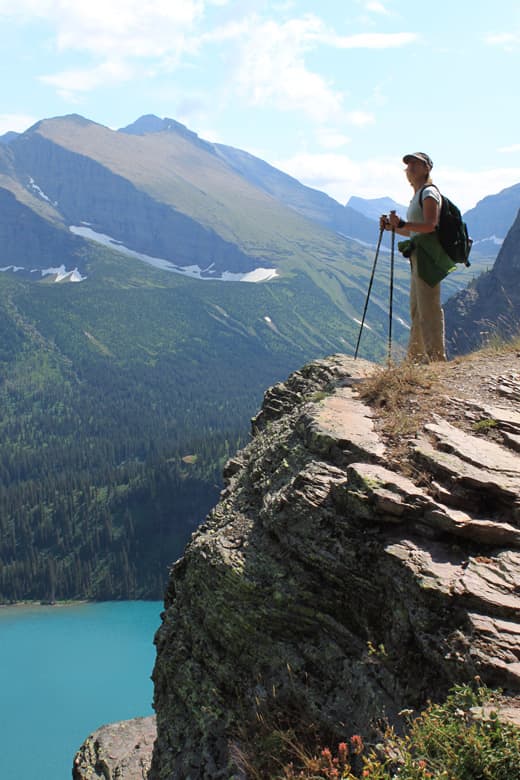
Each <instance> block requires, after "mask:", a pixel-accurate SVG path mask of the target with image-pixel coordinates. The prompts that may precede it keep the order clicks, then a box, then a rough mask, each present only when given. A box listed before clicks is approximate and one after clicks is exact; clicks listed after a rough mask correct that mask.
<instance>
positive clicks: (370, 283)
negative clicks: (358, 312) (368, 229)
mask: <svg viewBox="0 0 520 780" xmlns="http://www.w3.org/2000/svg"><path fill="white" fill-rule="evenodd" d="M383 232H384V227H382V228H380V230H379V240H378V242H377V247H376V254H375V257H374V264H373V266H372V274H371V276H370V282H369V285H368V292H367V299H366V301H365V308H364V310H363V317H362V319H361V327H360V329H359V334H358V339H357V344H356V351H355V352H354V360H355V359H356V358H357V353H358V349H359V342H360V341H361V334H362V332H363V325H364V324H365V316H366V313H367V309H368V301H369V298H370V292H371V290H372V283H373V281H374V274H375V272H376V264H377V258H378V256H379V248H380V246H381V239H382V238H383Z"/></svg>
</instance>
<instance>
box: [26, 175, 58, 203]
mask: <svg viewBox="0 0 520 780" xmlns="http://www.w3.org/2000/svg"><path fill="white" fill-rule="evenodd" d="M29 186H30V187H31V189H33V190H34V191H35V192H36V194H37V195H39V196H40V198H42V199H43V200H46V201H47V203H51V204H52V205H53V206H57V205H58V202H57V201H52V200H51V199H50V198H49V196H48V195H46V194H45V193H44V191H43V190H42V189H41V188H40V187H38V185H37V184H36V182H35V181H34V179H33V177H32V176H29Z"/></svg>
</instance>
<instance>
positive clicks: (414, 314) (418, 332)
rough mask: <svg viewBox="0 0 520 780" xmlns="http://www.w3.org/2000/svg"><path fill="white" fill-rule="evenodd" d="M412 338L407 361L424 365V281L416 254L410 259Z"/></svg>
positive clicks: (409, 342) (409, 343) (425, 358)
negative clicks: (420, 286)
mask: <svg viewBox="0 0 520 780" xmlns="http://www.w3.org/2000/svg"><path fill="white" fill-rule="evenodd" d="M410 274H411V275H410V338H409V340H408V351H407V355H406V357H407V359H408V360H410V361H411V362H412V363H424V362H425V360H427V357H426V351H425V347H424V341H423V331H422V326H421V318H420V310H419V300H418V284H417V282H418V281H419V282H420V281H422V280H421V279H419V276H418V274H417V257H416V255H415V252H414V253H413V254H412V256H411V258H410Z"/></svg>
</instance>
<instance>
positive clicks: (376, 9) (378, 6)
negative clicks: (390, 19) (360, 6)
mask: <svg viewBox="0 0 520 780" xmlns="http://www.w3.org/2000/svg"><path fill="white" fill-rule="evenodd" d="M365 8H366V10H367V11H370V12H371V13H374V14H385V15H386V14H388V13H389V11H388V10H387V9H386V8H385V6H384V5H383V3H379V2H369V3H367V4H366V6H365Z"/></svg>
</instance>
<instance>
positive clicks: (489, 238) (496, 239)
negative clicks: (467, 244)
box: [473, 234, 504, 246]
mask: <svg viewBox="0 0 520 780" xmlns="http://www.w3.org/2000/svg"><path fill="white" fill-rule="evenodd" d="M486 241H489V242H490V243H491V244H494V245H495V246H502V244H503V243H504V239H503V238H499V237H498V236H495V234H493V235H492V236H486V238H479V239H477V240H476V241H474V242H473V244H474V245H475V246H476V245H477V244H483V243H484V242H486Z"/></svg>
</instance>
